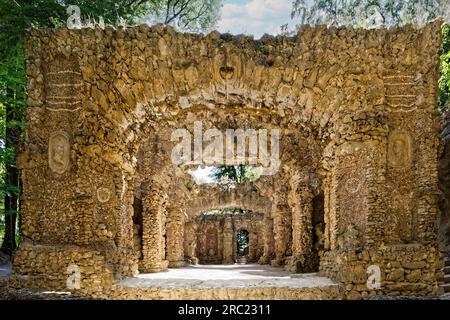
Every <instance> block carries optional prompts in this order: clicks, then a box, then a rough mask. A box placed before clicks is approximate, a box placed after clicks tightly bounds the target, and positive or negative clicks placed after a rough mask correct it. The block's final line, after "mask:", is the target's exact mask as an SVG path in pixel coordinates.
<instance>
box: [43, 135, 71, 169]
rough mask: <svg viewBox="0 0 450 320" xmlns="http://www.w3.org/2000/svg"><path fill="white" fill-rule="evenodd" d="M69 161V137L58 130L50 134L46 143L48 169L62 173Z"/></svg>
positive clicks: (67, 166)
mask: <svg viewBox="0 0 450 320" xmlns="http://www.w3.org/2000/svg"><path fill="white" fill-rule="evenodd" d="M69 163H70V139H69V135H68V134H67V133H66V132H64V131H58V132H55V133H53V134H52V135H51V137H50V139H49V143H48V164H49V166H50V169H51V170H52V171H53V172H55V173H59V174H63V173H64V172H66V171H67V169H68V168H69Z"/></svg>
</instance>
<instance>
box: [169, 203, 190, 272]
mask: <svg viewBox="0 0 450 320" xmlns="http://www.w3.org/2000/svg"><path fill="white" fill-rule="evenodd" d="M168 212H169V213H168V215H167V224H166V228H167V248H166V250H167V260H168V261H169V267H170V268H180V267H183V266H184V219H185V215H184V212H183V211H182V209H180V208H170V209H169V210H168Z"/></svg>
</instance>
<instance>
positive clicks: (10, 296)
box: [0, 288, 92, 300]
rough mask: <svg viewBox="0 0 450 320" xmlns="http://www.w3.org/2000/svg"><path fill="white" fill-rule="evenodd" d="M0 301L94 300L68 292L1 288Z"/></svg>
mask: <svg viewBox="0 0 450 320" xmlns="http://www.w3.org/2000/svg"><path fill="white" fill-rule="evenodd" d="M0 300H92V298H88V297H82V296H78V295H74V294H70V293H68V292H43V291H37V290H31V289H13V288H0Z"/></svg>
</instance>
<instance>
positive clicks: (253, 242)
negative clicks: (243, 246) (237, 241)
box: [248, 227, 258, 262]
mask: <svg viewBox="0 0 450 320" xmlns="http://www.w3.org/2000/svg"><path fill="white" fill-rule="evenodd" d="M253 228H255V227H253ZM248 237H249V239H248V240H249V241H248V242H249V243H248V258H249V261H250V262H254V261H255V260H256V255H257V250H258V234H257V233H256V232H255V230H254V229H251V231H250V230H249V235H248Z"/></svg>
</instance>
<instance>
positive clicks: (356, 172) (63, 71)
mask: <svg viewBox="0 0 450 320" xmlns="http://www.w3.org/2000/svg"><path fill="white" fill-rule="evenodd" d="M440 34H441V32H440V22H434V23H431V24H429V25H427V26H426V27H424V28H421V29H415V28H414V27H412V26H408V27H403V28H392V29H389V30H387V29H376V30H355V29H346V28H328V29H327V28H324V27H315V28H310V27H304V28H302V29H301V30H300V32H299V34H298V35H297V36H295V37H290V38H288V37H281V36H280V37H264V38H262V39H261V40H258V41H255V40H253V39H252V38H249V37H245V36H231V35H226V34H224V35H221V34H219V33H217V32H212V33H210V34H208V35H205V36H203V35H195V34H181V33H177V32H175V31H174V30H173V29H171V28H170V27H163V26H162V25H156V26H153V27H149V26H146V25H143V26H139V27H133V28H127V29H124V28H118V29H113V28H109V27H107V28H106V29H105V30H101V29H81V30H68V29H64V28H62V29H57V30H31V31H30V32H29V33H28V35H27V38H26V62H27V75H28V79H29V81H28V94H29V100H28V109H27V129H26V135H25V144H24V147H23V150H22V152H21V154H20V156H19V157H18V163H17V164H18V166H19V167H20V168H21V169H22V173H23V190H24V192H23V195H22V200H23V216H22V217H23V222H22V229H23V237H24V239H25V241H24V244H23V245H22V246H21V247H20V248H19V250H18V252H17V253H16V255H15V258H14V271H13V272H14V274H13V278H14V277H15V278H16V279H18V280H17V281H18V282H20V281H25V280H23V279H22V280H20V279H21V277H22V278H23V277H28V280H27V281H31V280H30V279H46V280H45V281H35V283H36V285H37V286H40V287H43V288H44V289H45V288H46V287H51V288H54V289H61V290H62V289H67V288H66V282H67V281H66V280H67V277H68V274H69V275H70V274H71V272H73V266H72V267H71V265H76V266H78V267H79V269H80V274H81V287H80V289H74V290H75V291H76V290H78V291H82V292H88V293H92V292H97V291H98V290H101V289H100V288H103V289H102V290H104V291H105V292H107V291H108V290H110V289H111V288H112V287H111V284H112V283H113V281H114V280H117V279H121V278H124V277H127V276H130V275H134V274H136V273H137V272H139V271H140V272H158V271H162V270H164V269H166V268H167V267H168V266H170V265H172V266H181V265H182V260H183V258H186V257H183V255H186V252H188V253H189V252H190V253H193V252H195V250H196V249H195V248H194V247H195V246H194V245H193V243H194V242H195V241H193V240H192V239H189V232H186V230H192V229H193V228H194V229H195V227H194V226H193V225H192V223H191V222H192V217H194V216H196V215H197V216H198V215H199V214H200V213H201V212H202V211H201V210H206V209H217V208H213V207H212V206H213V205H217V206H220V208H225V207H230V206H234V205H239V206H243V207H246V206H248V208H247V209H249V210H254V211H255V212H260V213H261V214H262V216H263V218H262V220H263V222H262V225H263V228H262V231H261V230H260V231H258V232H260V233H261V234H262V235H263V237H262V238H263V252H262V256H261V258H260V259H259V261H260V262H261V263H271V264H272V265H274V266H285V267H286V268H287V269H289V270H292V271H295V272H308V271H311V270H313V269H315V268H317V267H318V266H317V262H318V261H319V260H318V259H319V258H318V257H319V256H320V257H321V259H320V269H321V272H322V273H323V274H324V275H326V276H328V277H331V278H333V279H338V280H339V281H342V282H343V283H344V284H345V285H346V290H347V296H348V298H355V297H359V296H360V295H364V292H367V290H366V289H364V288H363V286H364V284H363V278H364V277H365V278H364V279H365V280H366V281H367V277H368V275H367V273H365V271H366V270H365V269H364V268H367V265H368V264H370V263H374V264H377V265H378V266H379V268H381V269H382V274H383V275H384V277H385V278H383V281H386V283H385V284H383V286H382V289H380V290H382V291H383V292H401V293H405V294H414V293H421V294H422V293H423V294H436V293H437V291H436V290H435V287H436V286H437V284H438V283H439V281H440V280H439V274H438V272H436V270H437V269H438V267H439V266H440V264H441V261H442V260H441V254H440V251H439V250H440V249H439V247H438V244H437V223H436V221H437V220H438V216H439V210H438V201H439V196H440V194H439V191H438V171H437V161H438V146H439V135H438V125H437V114H436V109H437V106H436V101H437V99H436V98H437V80H438V77H439V69H438V66H439V53H440V43H441V42H440ZM196 121H201V123H202V126H203V129H204V130H206V129H209V128H212V127H216V128H218V129H219V130H225V129H227V128H233V129H238V128H242V129H249V128H251V129H255V130H258V129H267V130H271V129H279V130H280V160H281V166H280V168H279V170H278V171H277V172H276V174H275V175H272V176H264V177H261V178H260V179H259V180H257V181H255V182H253V183H252V184H250V185H248V186H244V187H242V189H240V190H242V192H234V193H233V192H231V193H230V192H228V193H226V192H223V191H220V190H217V189H215V190H210V191H207V190H206V189H205V188H203V187H199V186H196V185H195V184H194V185H193V184H192V181H191V178H190V176H189V175H188V174H187V171H188V170H189V169H192V167H193V165H176V164H174V163H173V162H172V161H171V151H172V150H173V147H174V145H175V142H174V141H171V133H172V132H173V131H174V130H175V129H180V128H185V129H186V130H188V131H189V132H191V133H194V132H193V131H194V124H195V122H196ZM200 164H204V163H200ZM221 164H224V163H216V165H221ZM196 165H198V164H196ZM245 188H247V189H245ZM243 192H244V193H243ZM232 194H234V195H232ZM242 194H245V196H244V197H242ZM208 195H209V196H210V199H211V200H210V202H211V203H210V204H209V205H208ZM236 195H237V196H236ZM205 199H206V200H205ZM317 199H322V200H321V203H320V201H317ZM208 206H209V208H208ZM252 207H253V208H252ZM190 223H191V224H190ZM211 234H212V233H211ZM212 236H214V235H212ZM223 241H232V240H230V239H228V238H226V237H225V238H223ZM343 252H345V254H343ZM230 254H232V253H228V256H230ZM230 257H231V256H230ZM355 257H356V258H355ZM375 257H379V258H375ZM336 261H338V263H336ZM408 263H412V264H414V268H413V267H411V265H410V267H411V268H410V267H407V266H405V265H404V264H408ZM353 267H357V268H359V269H358V270H359V271H358V273H354V272H353V269H352V268H353ZM363 271H364V272H363ZM363 274H364V277H363ZM405 279H406V280H405ZM424 286H427V287H426V288H424Z"/></svg>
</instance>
